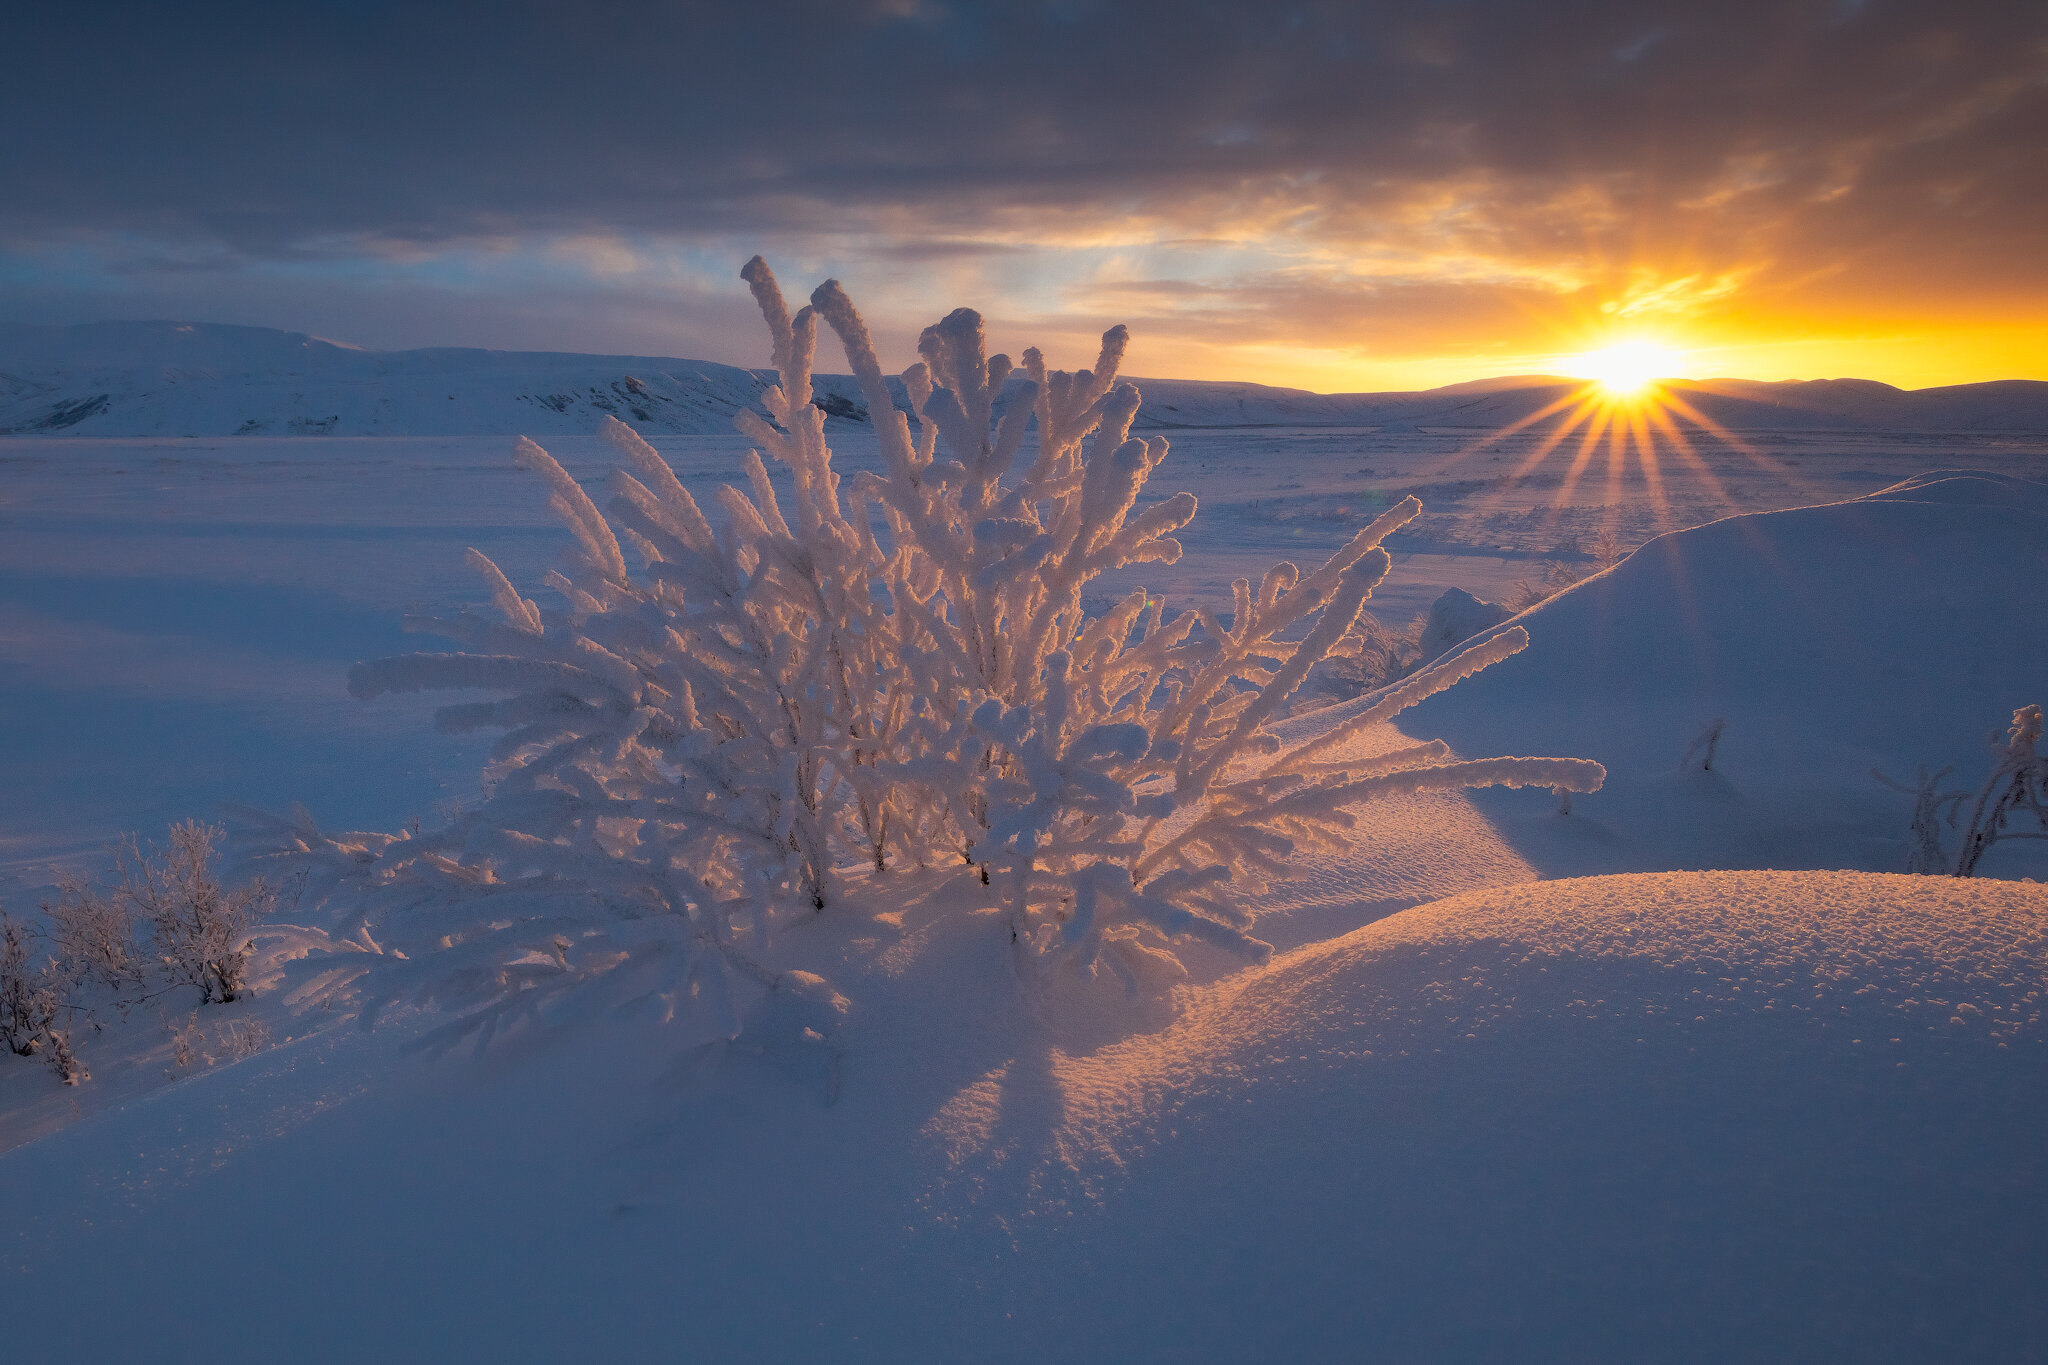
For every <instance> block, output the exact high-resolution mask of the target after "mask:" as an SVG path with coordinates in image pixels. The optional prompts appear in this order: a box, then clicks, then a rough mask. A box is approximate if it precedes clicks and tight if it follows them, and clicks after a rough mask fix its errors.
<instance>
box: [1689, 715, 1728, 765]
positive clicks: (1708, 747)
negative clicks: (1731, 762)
mask: <svg viewBox="0 0 2048 1365" xmlns="http://www.w3.org/2000/svg"><path fill="white" fill-rule="evenodd" d="M1727 728H1728V722H1727V721H1725V720H1723V719H1721V718H1720V717H1719V716H1716V717H1715V718H1714V719H1712V720H1710V721H1708V722H1707V723H1706V724H1705V725H1703V726H1701V727H1700V732H1699V733H1698V734H1697V735H1694V736H1693V739H1692V743H1690V744H1688V745H1686V746H1685V752H1684V753H1682V754H1680V755H1679V756H1678V766H1679V767H1680V768H1684V767H1685V766H1686V765H1687V764H1689V763H1691V762H1692V759H1693V755H1694V754H1698V755H1699V758H1700V771H1702V772H1709V773H1710V772H1712V771H1714V752H1715V750H1717V749H1719V748H1720V747H1721V732H1722V731H1723V730H1725V729H1727Z"/></svg>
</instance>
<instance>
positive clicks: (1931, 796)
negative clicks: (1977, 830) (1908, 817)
mask: <svg viewBox="0 0 2048 1365" xmlns="http://www.w3.org/2000/svg"><path fill="white" fill-rule="evenodd" d="M1954 771H1955V768H1954V767H1953V766H1951V767H1947V768H1943V769H1942V770H1941V771H1940V772H1938V773H1930V772H1928V771H1927V765H1926V764H1925V763H1922V764H1921V765H1920V766H1919V767H1918V768H1917V769H1915V770H1914V774H1913V785H1912V786H1910V787H1909V786H1907V785H1906V784H1905V783H1903V782H1898V781H1894V780H1893V779H1892V778H1889V777H1887V776H1885V775H1884V774H1883V773H1882V772H1879V771H1878V770H1877V769H1876V768H1872V769H1871V770H1870V775H1871V776H1872V777H1874V778H1876V779H1877V780H1878V781H1879V782H1882V783H1883V784H1884V785H1885V786H1887V787H1890V788H1891V789H1892V790H1893V791H1895V792H1904V793H1906V794H1907V795H1908V796H1910V797H1912V798H1913V819H1912V823H1911V824H1910V825H1909V826H1908V830H1909V842H1908V846H1907V849H1906V871H1908V872H1912V873H1916V874H1927V875H1934V874H1938V873H1943V872H1947V871H1948V870H1949V861H1948V851H1947V850H1946V849H1944V848H1943V847H1942V846H1941V824H1942V820H1943V819H1944V818H1946V819H1947V821H1948V826H1949V828H1950V829H1954V828H1955V824H1956V807H1957V806H1959V805H1961V804H1962V803H1963V802H1965V801H1967V800H1969V799H1970V794H1969V793H1968V792H1960V791H1948V792H1945V791H1943V790H1942V789H1941V784H1942V781H1943V779H1945V778H1946V777H1947V776H1948V775H1949V774H1950V773H1952V772H1954Z"/></svg>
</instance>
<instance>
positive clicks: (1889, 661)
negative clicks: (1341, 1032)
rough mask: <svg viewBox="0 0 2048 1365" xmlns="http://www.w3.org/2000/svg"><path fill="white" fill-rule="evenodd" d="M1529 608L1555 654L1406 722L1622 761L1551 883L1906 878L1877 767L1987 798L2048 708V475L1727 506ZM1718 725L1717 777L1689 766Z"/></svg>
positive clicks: (1960, 477)
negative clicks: (1845, 873)
mask: <svg viewBox="0 0 2048 1365" xmlns="http://www.w3.org/2000/svg"><path fill="white" fill-rule="evenodd" d="M1515 619H1516V620H1517V621H1519V622H1520V623H1521V624H1522V625H1523V626H1525V627H1526V628H1527V629H1528V632H1529V636H1530V639H1531V641H1532V642H1533V643H1532V644H1531V646H1530V648H1529V649H1528V650H1527V651H1526V652H1524V653H1523V654H1522V655H1520V656H1518V657H1517V658H1516V659H1515V660H1514V661H1513V664H1512V666H1506V667H1501V668H1498V669H1494V670H1492V671H1490V672H1487V673H1484V674H1481V675H1480V676H1479V677H1476V678H1474V679H1472V680H1471V681H1469V682H1467V683H1465V684H1463V685H1461V686H1460V687H1458V688H1456V689H1453V690H1452V691H1450V692H1447V693H1444V694H1443V695H1441V696H1438V697H1435V698H1433V699H1431V700H1430V701H1427V702H1425V703H1423V704H1422V705H1421V706H1420V707H1418V708H1416V710H1415V711H1414V712H1413V713H1411V718H1410V719H1409V720H1404V721H1403V725H1404V728H1405V727H1407V726H1408V725H1410V724H1411V723H1412V725H1413V727H1414V729H1415V733H1418V734H1429V735H1441V736H1442V737H1444V738H1446V739H1448V740H1450V741H1451V742H1452V743H1453V744H1455V745H1457V746H1459V747H1460V748H1461V749H1463V750H1465V751H1466V752H1471V753H1480V752H1485V753H1493V752H1498V751H1499V748H1500V746H1501V745H1502V744H1503V743H1507V744H1515V743H1519V744H1523V745H1526V746H1528V748H1529V749H1530V751H1532V752H1539V753H1568V754H1582V755H1585V756H1586V757H1589V758H1593V759H1597V760H1599V761H1600V762H1602V763H1605V764H1606V765H1607V771H1608V779H1607V788H1606V790H1605V791H1603V792H1602V793H1600V794H1599V795H1598V796H1596V797H1593V798H1590V799H1589V800H1587V801H1586V802H1584V803H1581V805H1580V806H1579V808H1578V811H1577V813H1576V814H1575V815H1574V816H1573V817H1571V818H1572V819H1573V820H1579V819H1580V818H1581V817H1583V819H1584V822H1585V823H1584V825H1583V827H1581V828H1580V829H1579V835H1578V837H1577V839H1576V842H1575V843H1571V844H1567V843H1563V842H1556V843H1552V842H1546V843H1545V844H1544V845H1543V847H1544V850H1545V851H1544V853H1543V854H1541V855H1540V856H1538V857H1537V861H1538V863H1539V865H1540V866H1542V867H1543V869H1544V871H1545V872H1546V874H1547V875H1552V876H1556V875H1572V874H1576V873H1583V872H1588V871H1595V870H1598V871H1610V870H1616V869H1619V868H1622V867H1641V868H1652V867H1654V868H1666V867H1742V866H1749V867H1853V866H1877V867H1884V866H1888V865H1889V866H1901V865H1902V860H1903V857H1904V850H1905V842H1904V836H1905V825H1906V817H1907V814H1908V813H1909V812H1910V809H1911V805H1912V802H1911V798H1910V797H1904V796H1900V795H1899V794H1898V793H1896V792H1893V791H1889V790H1887V789H1886V788H1884V787H1882V786H1880V785H1879V784H1878V783H1877V782H1876V781H1875V780H1873V779H1872V778H1871V776H1870V770H1871V768H1872V767H1873V766H1878V767H1882V768H1883V769H1885V770H1886V771H1887V772H1889V773H1890V774H1891V775H1892V776H1893V777H1895V778H1910V776H1911V774H1912V772H1913V769H1914V767H1915V765H1916V764H1919V763H1925V764H1927V765H1928V767H1929V769H1930V770H1936V769H1940V768H1943V767H1946V766H1949V765H1951V764H1952V765H1954V766H1955V769H1956V772H1955V775H1954V777H1953V779H1952V781H1951V782H1950V784H1949V785H1951V786H1955V787H1962V786H1970V787H1972V788H1974V787H1975V785H1976V783H1978V782H1979V781H1981V780H1982V778H1983V776H1984V775H1985V773H1987V772H1988V771H1989V768H1990V747H1989V744H1988V742H1987V741H1988V740H1989V738H1990V737H1992V736H1993V735H1995V734H1998V733H1999V732H2002V731H2003V730H2004V728H2005V727H2006V725H2007V723H2008V722H2009V720H2010V717H2011V715H2012V712H2013V710H2014V709H2015V708H2016V707H2020V706H2024V705H2029V704H2038V703H2042V702H2048V485H2044V484H2040V483H2036V482H2033V481H2031V480H2026V479H2017V478H2012V477H2010V476H2007V475H2002V474H1995V473H1984V472H1978V471H1938V472H1935V473H1930V474H1927V475H1924V476H1922V477H1920V478H1915V479H1909V480H1906V481H1905V482H1902V483H1900V484H1898V485H1896V486H1894V487H1891V488H1887V489H1884V490H1883V491H1881V492H1877V493H1874V494H1871V495H1869V496H1867V497H1862V498H1855V499H1852V500H1850V501H1847V502H1841V503H1835V504H1832V505H1829V506H1821V507H1802V508H1794V509H1790V510H1787V511H1782V512H1768V513H1753V514H1750V515H1746V516H1739V517H1729V518H1727V519H1725V520H1722V521H1716V522H1712V523H1710V524H1708V525H1705V526H1700V527H1695V528H1693V529H1691V530H1687V531H1678V532H1673V533H1671V534H1669V535H1665V536H1660V537H1658V538H1657V539H1655V540H1652V541H1650V542H1649V543H1648V544H1646V545H1644V546H1643V547H1641V548H1640V549H1638V550H1637V551H1636V552H1635V553H1634V554H1633V555H1632V556H1630V557H1629V558H1628V559H1626V560H1624V561H1623V562H1622V563H1621V564H1619V565H1617V566H1616V567H1615V568H1613V569H1611V570H1609V571H1608V572H1606V573H1604V574H1600V575H1598V576H1596V577H1593V578H1590V579H1587V580H1586V581H1585V582H1582V583H1580V584H1578V585H1577V586H1576V587H1573V588H1572V589H1570V590H1569V591H1567V592H1565V593H1562V594H1560V595H1559V596H1557V597H1554V598H1552V599H1550V600H1549V601H1548V602H1545V603H1544V604H1542V605H1541V606H1539V607H1537V608H1536V609H1534V610H1533V611H1530V612H1528V613H1525V614H1524V615H1522V616H1520V617H1517V618H1515ZM1716 719H1719V720H1724V721H1726V723H1727V724H1726V729H1725V731H1724V732H1723V734H1722V737H1721V739H1720V742H1719V745H1718V749H1717V757H1716V761H1715V764H1714V768H1713V770H1712V771H1711V772H1707V771H1701V770H1699V767H1698V760H1697V759H1695V761H1694V764H1693V765H1692V769H1691V770H1690V771H1686V772H1680V771H1679V760H1680V757H1681V755H1682V754H1683V753H1684V751H1685V750H1686V748H1687V745H1688V743H1689V742H1690V741H1692V740H1693V738H1694V737H1695V736H1696V735H1698V734H1699V733H1700V732H1701V730H1702V729H1703V727H1704V726H1705V725H1706V724H1707V723H1708V722H1710V721H1713V720H1716ZM1478 799H1479V801H1480V802H1481V804H1482V805H1485V804H1487V803H1488V802H1489V801H1490V800H1491V798H1488V797H1485V796H1484V795H1482V796H1480V797H1479V798H1478ZM1510 818H1512V817H1510ZM1954 841H1955V836H1954V835H1953V834H1951V835H1949V845H1950V847H1951V848H1953V847H1954ZM2044 855H2048V845H2043V844H2040V843H2038V842H2037V843H2033V844H2011V845H2003V846H2001V847H2000V848H1998V849H1997V850H1996V851H1995V852H1994V854H1993V855H1992V856H1994V857H1996V858H1998V859H1999V860H2000V864H1999V867H1998V868H1993V867H1992V866H1990V865H1989V864H1988V863H1987V865H1986V867H1985V869H1984V870H1985V871H1986V872H1990V873H1992V874H1993V875H1998V876H2013V877H2017V876H2020V875H2023V874H2029V873H2031V874H2033V875H2048V856H2044ZM1894 860H1898V861H1894Z"/></svg>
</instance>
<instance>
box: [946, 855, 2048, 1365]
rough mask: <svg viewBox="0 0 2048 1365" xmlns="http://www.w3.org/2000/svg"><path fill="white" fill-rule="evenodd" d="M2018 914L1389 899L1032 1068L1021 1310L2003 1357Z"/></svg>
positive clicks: (1766, 894) (2027, 1118)
mask: <svg viewBox="0 0 2048 1365" xmlns="http://www.w3.org/2000/svg"><path fill="white" fill-rule="evenodd" d="M2044 928H2048V889H2044V888H2042V887H2039V886H2034V885H2026V884H2016V883H2002V884H2001V883H1989V882H1962V881H1955V880H1947V879H1936V878H1910V877H1905V876H1897V875H1879V874H1866V873H1790V872H1713V873H1665V874H1636V875H1626V876H1610V877H1597V878H1588V879H1581V880H1569V881H1556V882H1547V883H1540V884H1533V885H1524V886H1514V887H1505V888H1500V889H1495V890H1488V891H1480V892H1473V893H1469V894H1466V895H1461V896H1457V897H1454V898H1452V899H1449V900H1444V901H1439V902H1435V903H1433V904H1429V905H1425V906H1420V907H1417V908H1415V909H1413V910H1409V911H1405V912H1403V913H1401V914H1398V915H1395V916H1393V917H1390V918H1388V919H1385V920H1382V921H1380V922H1378V923H1376V924H1373V925H1370V926H1368V927H1366V928H1364V929H1361V930H1358V931H1356V932H1354V933H1352V934H1349V935H1346V936H1345V937H1343V938H1340V939H1337V940H1334V941H1331V942H1328V943H1323V944H1318V945H1314V946H1311V947H1308V948H1304V949H1302V950H1300V951H1297V952H1295V953H1292V954H1289V955H1287V956H1286V957H1284V958H1281V959H1277V960H1276V961H1275V962H1274V963H1272V964H1271V965H1270V966H1269V967H1267V968H1265V969H1263V970H1260V971H1257V972H1254V973H1249V974H1247V975H1245V976H1244V977H1242V978H1239V979H1238V981H1237V982H1235V983H1233V984H1231V985H1229V986H1226V987H1224V988H1222V989H1219V990H1218V991H1217V992H1216V993H1215V994H1214V995H1213V996H1212V997H1210V998H1209V999H1207V1000H1206V1001H1204V1002H1202V1003H1200V1004H1198V1005H1196V1006H1195V1007H1194V1008H1193V1009H1191V1010H1190V1011H1189V1012H1188V1014H1187V1015H1186V1016H1185V1017H1184V1018H1183V1019H1182V1020H1181V1021H1180V1022H1178V1023H1177V1024H1176V1025H1175V1026H1173V1027H1172V1028H1170V1029H1169V1030H1167V1031H1165V1032H1163V1033H1161V1034H1158V1035H1154V1036H1151V1037H1147V1038H1141V1039H1137V1040H1133V1041H1130V1042H1127V1043H1124V1044H1120V1045H1118V1046H1115V1047H1112V1048H1108V1049H1105V1050H1103V1051H1102V1052H1099V1053H1098V1054H1096V1055H1095V1056H1094V1057H1092V1058H1087V1059H1080V1060H1072V1061H1068V1062H1065V1063H1064V1064H1063V1065H1062V1066H1061V1067H1060V1077H1061V1082H1062V1085H1063V1088H1064V1091H1065V1099H1066V1112H1067V1115H1068V1118H1067V1121H1066V1124H1065V1126H1064V1128H1063V1129H1062V1130H1061V1131H1060V1133H1059V1134H1058V1136H1057V1137H1056V1139H1055V1140H1054V1141H1052V1142H1051V1143H1049V1144H1048V1145H1047V1149H1046V1151H1047V1153H1048V1156H1047V1161H1048V1164H1049V1166H1051V1167H1053V1168H1056V1169H1057V1170H1058V1171H1059V1172H1060V1174H1061V1176H1062V1179H1060V1180H1049V1181H1041V1183H1040V1185H1039V1193H1038V1200H1039V1202H1038V1204H1037V1205H1036V1206H1035V1207H1036V1208H1037V1209H1038V1210H1040V1211H1043V1210H1044V1208H1045V1206H1046V1202H1047V1200H1046V1195H1045V1193H1044V1192H1045V1190H1047V1189H1049V1188H1050V1189H1054V1190H1057V1191H1058V1192H1059V1193H1060V1194H1061V1195H1062V1196H1064V1197H1065V1201H1066V1202H1065V1205H1064V1207H1063V1208H1062V1209H1061V1212H1062V1213H1063V1214H1064V1215H1065V1216H1064V1217H1062V1218H1060V1219H1057V1220H1044V1221H1045V1222H1047V1223H1049V1224H1051V1226H1042V1227H1037V1228H1036V1229H1035V1230H1027V1232H1026V1233H1025V1235H1024V1239H1023V1243H1022V1249H1021V1254H1020V1257H1019V1262H1018V1267H1016V1269H1017V1270H1018V1272H1019V1273H1029V1274H1031V1275H1032V1276H1033V1277H1034V1280H1035V1283H1034V1284H1033V1286H1032V1288H1031V1289H1029V1290H1026V1291H1022V1292H1023V1293H1024V1294H1025V1295H1026V1296H1027V1297H1028V1296H1030V1295H1032V1294H1034V1293H1035V1294H1041V1295H1046V1296H1049V1297H1052V1298H1055V1299H1056V1300H1057V1301H1061V1302H1063V1312H1065V1313H1068V1314H1071V1315H1073V1316H1074V1317H1075V1318H1076V1319H1079V1320H1083V1321H1087V1320H1090V1319H1094V1318H1095V1317H1096V1315H1098V1314H1100V1315H1102V1316H1104V1317H1107V1316H1109V1315H1110V1314H1111V1313H1112V1312H1113V1303H1114V1301H1115V1299H1116V1297H1117V1296H1118V1295H1122V1296H1124V1297H1125V1298H1126V1299H1131V1300H1138V1299H1142V1298H1143V1296H1144V1294H1145V1293H1152V1294H1157V1295H1159V1296H1160V1297H1161V1298H1162V1299H1166V1298H1170V1299H1171V1301H1172V1302H1173V1303H1174V1304H1175V1313H1174V1317H1175V1319H1176V1320H1175V1322H1174V1323H1173V1324H1172V1325H1171V1327H1170V1328H1161V1329H1160V1331H1161V1332H1162V1333H1163V1334H1164V1336H1165V1337H1166V1338H1168V1339H1169V1340H1165V1341H1163V1340H1162V1339H1161V1337H1160V1336H1157V1335H1155V1336H1154V1337H1152V1338H1150V1339H1149V1340H1148V1341H1147V1342H1146V1343H1145V1344H1146V1346H1147V1347H1148V1348H1149V1349H1151V1350H1156V1351H1158V1352H1160V1354H1161V1356H1162V1357H1163V1356H1165V1355H1170V1354H1171V1353H1172V1351H1173V1350H1174V1349H1176V1348H1177V1349H1185V1350H1188V1351H1190V1352H1192V1353H1193V1354H1195V1355H1200V1356H1203V1357H1205V1358H1218V1359H1223V1358H1239V1359H1246V1358H1252V1357H1254V1356H1263V1357H1264V1358H1268V1359H1274V1358H1289V1357H1291V1356H1295V1355H1299V1354H1308V1355H1311V1356H1313V1355H1318V1354H1331V1353H1337V1354H1342V1353H1344V1351H1345V1350H1348V1349H1350V1348H1348V1347H1343V1346H1342V1344H1343V1343H1359V1344H1361V1345H1362V1344H1365V1343H1370V1344H1372V1345H1373V1346H1374V1347H1375V1348H1376V1349H1377V1351H1379V1352H1383V1353H1385V1354H1386V1355H1387V1356H1388V1357H1389V1358H1395V1359H1410V1358H1463V1359H1469V1358H1520V1359H1539V1358H1541V1359H1550V1358H1570V1359H1629V1358H1633V1359H1650V1358H1656V1359H1673V1358H1687V1359H1691V1358H1702V1359H1713V1358H1719V1359H1737V1358H1762V1357H1764V1356H1770V1357H1773V1358H1784V1357H1793V1358H1805V1357H1809V1356H1812V1357H1815V1358H1822V1357H1825V1358H1837V1359H1849V1358H1871V1357H1875V1358H1898V1357H1907V1358H1913V1357H1918V1358H1934V1357H1936V1356H1945V1357H1946V1358H1952V1359H1959V1358H1966V1357H1971V1356H1975V1355H1979V1354H1984V1353H1987V1352H1990V1351H1991V1349H1992V1348H1993V1347H1994V1346H1996V1347H1997V1348H1999V1349H2001V1350H2005V1351H2011V1352H2015V1353H2017V1354H2021V1355H2026V1354H2032V1353H2034V1352H2035V1351H2038V1350H2039V1349H2041V1348H2043V1347H2048V1306H2044V1304H2043V1303H2042V1301H2041V1300H2040V1298H2039V1295H2038V1294H2037V1293H2035V1292H2034V1291H2033V1288H2032V1287H2034V1286H2038V1284H2039V1283H2040V1277H2041V1276H2042V1275H2043V1274H2044V1273H2048V1232H2044V1228H2048V1221H2044V1218H2043V1215H2044V1214H2048V1148H2044V1147H2043V1146H2042V1144H2041V1142H2040V1140H2039V1134H2040V1132H2041V1129H2042V1123H2043V1120H2044V1119H2048V1034H2044V1029H2043V1026H2042V1018H2041V993H2042V989H2043V985H2044V967H2048V962H2044V939H2043V932H2044ZM942 1121H943V1118H942ZM1024 1222H1025V1225H1026V1226H1027V1229H1030V1228H1031V1227H1032V1225H1031V1222H1030V1220H1029V1219H1028V1218H1027V1219H1025V1220H1024ZM1073 1259H1079V1260H1083V1261H1085V1264H1086V1269H1085V1270H1083V1269H1080V1268H1077V1267H1074V1266H1073V1265H1072V1264H1071V1260H1073ZM1040 1276H1042V1277H1043V1278H1042V1279H1040V1278H1038V1277H1040ZM1153 1326H1154V1327H1155V1328H1158V1327H1159V1324H1157V1323H1155V1324H1153ZM2022 1343H2031V1349H2028V1348H2027V1347H2024V1346H2023V1345H2022ZM1046 1344H1048V1345H1051V1344H1053V1343H1046ZM1127 1345H1128V1348H1130V1349H1137V1348H1138V1346H1139V1342H1138V1341H1137V1340H1135V1339H1133V1340H1132V1341H1130V1342H1129V1343H1127Z"/></svg>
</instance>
